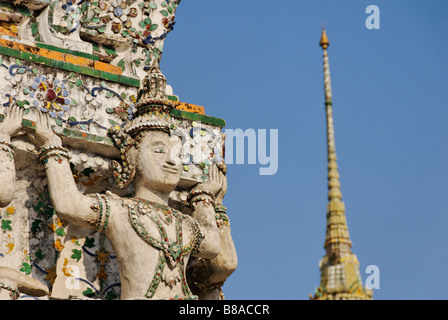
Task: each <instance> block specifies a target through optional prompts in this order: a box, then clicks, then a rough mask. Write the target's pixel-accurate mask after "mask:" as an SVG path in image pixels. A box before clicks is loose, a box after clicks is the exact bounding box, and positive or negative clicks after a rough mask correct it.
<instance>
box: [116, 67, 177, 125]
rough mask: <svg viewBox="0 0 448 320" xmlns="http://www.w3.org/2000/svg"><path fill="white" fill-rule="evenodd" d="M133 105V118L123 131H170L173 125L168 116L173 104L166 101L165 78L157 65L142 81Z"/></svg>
mask: <svg viewBox="0 0 448 320" xmlns="http://www.w3.org/2000/svg"><path fill="white" fill-rule="evenodd" d="M142 82H143V83H142V86H141V87H140V89H139V92H138V97H137V103H136V105H135V109H136V110H135V118H134V119H133V120H132V121H130V122H128V123H127V124H126V125H125V126H124V128H123V130H124V132H126V133H128V134H134V133H136V132H139V131H141V130H170V129H173V123H172V119H171V116H170V113H171V111H172V110H173V109H174V103H173V102H171V101H169V100H168V99H166V97H165V92H166V82H167V81H166V78H165V76H164V75H163V74H162V72H161V71H160V69H159V66H158V64H157V63H155V64H154V65H153V67H152V68H151V70H150V72H149V74H148V75H147V76H146V77H145V79H143V81H142Z"/></svg>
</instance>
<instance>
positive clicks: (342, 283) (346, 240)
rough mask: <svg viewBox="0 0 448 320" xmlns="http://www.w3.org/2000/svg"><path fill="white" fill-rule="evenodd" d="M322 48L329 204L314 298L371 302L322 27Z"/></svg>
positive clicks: (326, 41) (326, 39)
mask: <svg viewBox="0 0 448 320" xmlns="http://www.w3.org/2000/svg"><path fill="white" fill-rule="evenodd" d="M322 29H323V30H322V37H321V40H320V46H321V47H322V49H323V50H324V55H323V58H324V90H325V109H326V118H327V157H328V204H327V229H326V235H325V244H324V248H325V250H326V255H325V256H324V258H323V259H322V260H321V261H320V269H321V283H320V287H319V288H318V289H317V290H316V293H315V295H314V297H312V298H313V299H371V292H369V291H367V290H366V289H364V287H363V285H362V279H361V276H360V273H359V262H358V259H357V258H356V256H355V255H354V254H353V253H352V251H351V246H352V242H351V240H350V236H349V233H348V228H347V220H346V216H345V205H344V202H343V201H342V192H341V183H340V181H339V172H338V165H337V161H336V160H337V157H336V144H335V138H334V121H333V102H332V89H331V77H330V64H329V61H328V54H327V48H328V46H329V45H330V42H329V41H328V37H327V34H326V32H325V28H324V27H322Z"/></svg>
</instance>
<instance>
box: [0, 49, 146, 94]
mask: <svg viewBox="0 0 448 320" xmlns="http://www.w3.org/2000/svg"><path fill="white" fill-rule="evenodd" d="M59 52H60V51H59ZM0 54H4V55H7V56H11V57H14V58H19V59H23V60H26V61H30V62H34V63H39V64H43V65H45V66H47V67H53V68H58V69H62V70H66V71H72V72H76V73H80V74H84V75H87V76H92V77H96V78H100V79H104V80H109V81H113V82H118V83H121V84H124V85H128V86H131V87H137V88H139V87H140V80H139V79H134V78H130V77H126V76H122V75H117V74H114V73H109V72H106V71H101V70H97V69H94V68H89V67H83V66H78V65H75V64H72V63H68V62H65V61H60V60H54V59H51V58H47V57H43V56H40V55H37V54H34V53H29V52H25V51H20V50H17V49H12V48H8V47H4V46H1V45H0Z"/></svg>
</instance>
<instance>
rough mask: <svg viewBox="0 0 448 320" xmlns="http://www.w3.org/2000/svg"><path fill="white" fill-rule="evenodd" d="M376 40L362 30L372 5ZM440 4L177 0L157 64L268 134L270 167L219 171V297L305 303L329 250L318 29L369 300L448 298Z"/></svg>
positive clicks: (185, 87) (243, 123)
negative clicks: (222, 261) (375, 270)
mask: <svg viewBox="0 0 448 320" xmlns="http://www.w3.org/2000/svg"><path fill="white" fill-rule="evenodd" d="M372 4H373V5H377V6H378V7H379V9H380V29H379V30H368V29H367V28H366V27H365V20H366V18H367V17H368V14H366V13H365V10H366V7H367V6H368V5H372ZM447 17H448V1H445V0H428V1H414V0H406V1H399V0H395V1H383V0H369V1H362V0H361V1H360V0H358V1H355V0H352V1H346V0H339V1H330V0H326V1H323V0H314V1H298V0H283V1H273V0H270V1H268V0H244V1H241V0H226V1H210V0H194V1H187V0H184V1H182V3H181V5H180V6H179V8H178V11H177V20H176V21H177V22H176V26H175V28H174V32H173V33H172V34H170V36H169V37H168V38H167V40H166V42H165V48H164V56H163V58H162V63H161V69H162V71H163V72H164V74H165V75H166V77H167V79H168V82H169V83H170V84H171V85H172V86H173V88H174V93H175V94H177V95H178V96H179V97H180V99H181V101H184V102H188V103H193V104H197V105H202V106H204V107H205V108H206V112H207V114H208V115H211V116H215V117H218V118H223V119H225V120H226V123H227V127H226V128H228V129H237V128H240V129H242V130H246V129H250V128H252V129H255V130H257V129H267V130H269V129H278V132H279V141H278V148H279V156H278V159H279V168H278V172H277V174H275V175H272V176H261V175H259V167H260V165H259V164H256V165H249V164H245V165H236V164H233V165H229V173H228V183H229V190H228V193H227V196H226V198H225V199H224V200H225V201H224V202H225V203H224V204H225V205H226V206H227V208H228V214H229V216H230V219H231V226H232V234H233V238H234V241H235V245H236V248H237V252H238V258H239V266H238V268H237V270H236V271H235V273H234V274H233V275H232V276H231V277H230V278H229V279H228V280H227V282H226V284H225V286H224V294H225V296H226V298H227V299H287V300H289V299H294V300H295V299H308V294H309V293H313V292H314V290H315V288H316V287H318V286H319V281H320V271H319V268H318V263H319V260H320V259H321V258H322V257H323V255H324V254H325V251H324V248H323V243H324V238H325V213H326V203H327V180H326V173H327V171H326V170H327V169H326V125H325V112H324V110H325V107H324V92H323V70H322V49H321V48H320V47H319V45H318V43H319V39H320V35H321V28H322V22H324V23H325V27H326V30H327V34H328V37H329V39H330V42H331V45H330V47H329V50H328V53H329V57H330V68H331V74H332V86H333V107H334V121H335V136H336V150H337V154H338V164H339V172H340V174H341V184H342V193H343V200H344V202H345V205H346V215H347V219H348V227H349V231H350V236H351V239H352V242H353V248H352V249H353V252H354V253H355V254H356V255H357V256H358V259H359V261H360V264H361V265H360V271H361V275H362V277H363V280H365V279H366V277H367V275H366V273H365V268H366V267H367V266H368V265H377V266H378V267H379V269H380V289H378V290H375V292H374V298H375V299H448V293H447V291H446V285H447V284H448V272H447V268H446V265H447V264H448V232H447V225H448V210H447V205H446V201H447V199H448V197H447V195H448V184H447V181H448V166H447V159H448V149H447V148H446V146H447V145H448V126H447V125H446V123H447V120H448V108H447V107H448V105H447V101H448V80H447V71H448V60H447V59H446V52H447V51H448V45H447V41H446V34H447V32H448V20H447Z"/></svg>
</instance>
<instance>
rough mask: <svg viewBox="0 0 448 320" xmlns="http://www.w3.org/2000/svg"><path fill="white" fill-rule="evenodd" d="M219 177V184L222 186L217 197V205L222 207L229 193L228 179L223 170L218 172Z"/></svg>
mask: <svg viewBox="0 0 448 320" xmlns="http://www.w3.org/2000/svg"><path fill="white" fill-rule="evenodd" d="M218 176H219V178H218V179H219V183H220V185H221V189H220V190H219V191H218V193H217V195H216V196H215V203H216V205H222V201H223V199H224V196H225V195H226V192H227V177H226V175H225V173H224V172H223V171H222V170H218Z"/></svg>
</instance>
